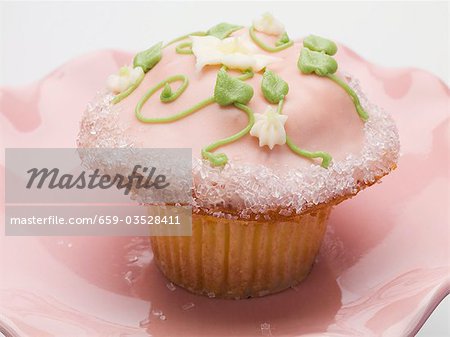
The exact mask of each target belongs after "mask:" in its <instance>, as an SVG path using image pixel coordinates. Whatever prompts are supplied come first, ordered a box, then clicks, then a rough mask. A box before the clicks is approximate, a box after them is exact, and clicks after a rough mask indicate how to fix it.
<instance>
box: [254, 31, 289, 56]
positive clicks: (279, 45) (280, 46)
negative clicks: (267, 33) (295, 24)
mask: <svg viewBox="0 0 450 337" xmlns="http://www.w3.org/2000/svg"><path fill="white" fill-rule="evenodd" d="M249 33H250V37H251V38H252V40H253V42H255V43H256V44H257V45H258V46H259V47H260V48H261V49H263V50H265V51H268V52H269V53H276V52H279V51H282V50H284V49H286V48H289V47H290V46H292V45H293V44H294V41H292V40H291V39H289V37H288V36H287V33H284V34H282V35H281V37H280V39H279V40H278V41H277V42H276V45H275V47H273V46H269V45H267V44H266V43H264V42H263V41H262V40H261V39H260V38H259V37H258V36H256V32H255V27H253V26H251V27H250V29H249Z"/></svg>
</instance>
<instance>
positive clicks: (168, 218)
mask: <svg viewBox="0 0 450 337" xmlns="http://www.w3.org/2000/svg"><path fill="white" fill-rule="evenodd" d="M9 222H10V224H11V225H19V224H20V225H47V224H48V225H67V224H68V225H96V224H99V225H104V224H105V225H117V224H126V225H139V224H141V225H146V224H147V225H161V224H163V225H180V216H178V215H162V216H159V215H155V216H153V215H127V216H117V215H98V214H96V215H94V216H90V217H62V216H58V215H49V216H46V217H39V216H31V217H11V218H10V219H9Z"/></svg>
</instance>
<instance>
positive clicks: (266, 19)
mask: <svg viewBox="0 0 450 337" xmlns="http://www.w3.org/2000/svg"><path fill="white" fill-rule="evenodd" d="M253 27H255V29H256V30H257V31H258V32H261V33H266V34H268V35H276V36H278V35H281V34H283V33H284V26H283V24H282V23H281V22H280V21H278V20H277V19H275V18H274V17H273V15H272V14H270V13H264V14H263V15H262V16H261V17H260V18H258V19H255V20H253Z"/></svg>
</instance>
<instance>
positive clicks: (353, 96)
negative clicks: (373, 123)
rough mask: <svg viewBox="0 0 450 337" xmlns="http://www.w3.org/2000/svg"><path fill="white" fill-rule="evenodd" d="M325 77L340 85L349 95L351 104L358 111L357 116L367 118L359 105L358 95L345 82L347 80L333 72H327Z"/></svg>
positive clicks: (365, 119)
mask: <svg viewBox="0 0 450 337" xmlns="http://www.w3.org/2000/svg"><path fill="white" fill-rule="evenodd" d="M327 77H328V78H329V79H330V80H332V81H334V82H335V83H337V84H338V85H340V86H341V87H342V88H343V89H344V90H345V91H346V92H347V94H349V96H350V97H351V99H352V101H353V104H354V105H355V108H356V112H357V113H358V115H359V117H360V118H361V119H362V120H363V121H364V122H365V121H367V120H368V119H369V115H368V114H367V112H366V111H365V110H364V108H363V107H362V105H361V102H360V101H359V98H358V95H356V93H355V91H354V90H353V89H352V88H350V86H349V85H348V84H347V82H345V81H343V80H342V79H341V78H339V77H337V76H336V75H335V74H328V75H327Z"/></svg>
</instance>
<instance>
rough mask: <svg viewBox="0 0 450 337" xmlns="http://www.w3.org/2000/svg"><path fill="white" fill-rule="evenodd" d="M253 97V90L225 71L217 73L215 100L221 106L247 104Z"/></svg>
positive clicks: (221, 70)
mask: <svg viewBox="0 0 450 337" xmlns="http://www.w3.org/2000/svg"><path fill="white" fill-rule="evenodd" d="M252 97H253V88H252V87H251V86H250V85H248V84H246V83H244V82H243V81H241V80H239V79H237V78H234V77H232V76H230V75H228V74H227V72H226V70H225V69H223V68H222V69H220V70H219V72H218V73H217V79H216V86H215V87H214V100H215V101H216V102H217V104H219V105H221V106H226V105H231V104H233V103H241V104H247V103H248V102H249V101H250V100H251V99H252Z"/></svg>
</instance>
